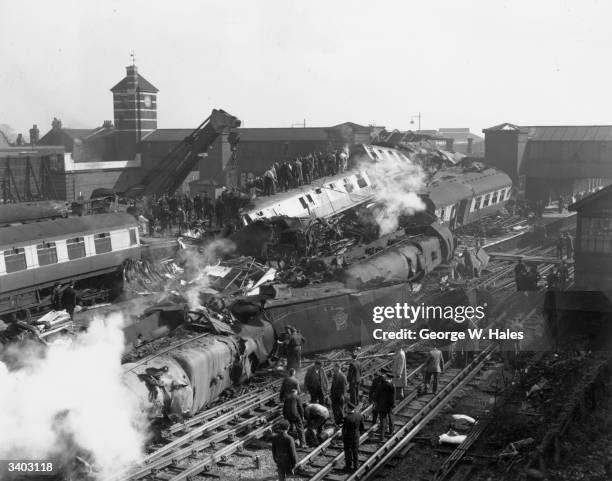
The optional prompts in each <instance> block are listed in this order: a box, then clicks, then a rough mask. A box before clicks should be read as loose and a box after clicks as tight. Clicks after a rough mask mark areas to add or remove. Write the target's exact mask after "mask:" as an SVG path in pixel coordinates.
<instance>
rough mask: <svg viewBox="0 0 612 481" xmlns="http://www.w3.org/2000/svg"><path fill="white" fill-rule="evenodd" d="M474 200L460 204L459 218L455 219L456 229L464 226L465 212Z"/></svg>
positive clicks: (465, 200)
mask: <svg viewBox="0 0 612 481" xmlns="http://www.w3.org/2000/svg"><path fill="white" fill-rule="evenodd" d="M471 200H472V199H463V200H462V201H461V202H459V209H457V217H456V218H455V228H457V227H461V226H462V225H463V221H464V220H465V211H466V210H467V207H468V203H469V202H470V201H471Z"/></svg>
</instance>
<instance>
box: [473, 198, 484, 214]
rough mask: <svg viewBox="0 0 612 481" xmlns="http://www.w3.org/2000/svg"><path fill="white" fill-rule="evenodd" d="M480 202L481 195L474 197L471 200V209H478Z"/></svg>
mask: <svg viewBox="0 0 612 481" xmlns="http://www.w3.org/2000/svg"><path fill="white" fill-rule="evenodd" d="M481 202H482V197H476V198H475V199H474V200H473V201H472V211H475V210H478V209H480V203H481Z"/></svg>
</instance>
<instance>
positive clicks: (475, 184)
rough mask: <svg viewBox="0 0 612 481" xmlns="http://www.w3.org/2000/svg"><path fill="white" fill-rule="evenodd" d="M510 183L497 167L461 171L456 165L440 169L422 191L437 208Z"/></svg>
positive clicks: (508, 178)
mask: <svg viewBox="0 0 612 481" xmlns="http://www.w3.org/2000/svg"><path fill="white" fill-rule="evenodd" d="M511 185H512V180H510V177H509V176H508V175H506V174H505V173H503V172H501V171H499V170H497V169H491V168H487V169H485V170H483V171H482V172H463V171H462V170H461V167H456V168H453V169H445V170H442V171H440V172H439V177H437V178H436V179H435V180H434V181H432V182H431V183H430V184H429V185H428V186H427V188H426V189H425V190H424V191H423V192H422V193H427V194H428V195H429V198H430V199H431V200H432V201H433V202H434V204H435V205H436V208H437V207H440V206H444V205H450V204H454V203H456V202H459V201H460V200H462V199H467V198H471V197H472V196H475V195H480V194H482V193H484V192H490V191H492V190H496V189H502V188H504V187H509V186H511Z"/></svg>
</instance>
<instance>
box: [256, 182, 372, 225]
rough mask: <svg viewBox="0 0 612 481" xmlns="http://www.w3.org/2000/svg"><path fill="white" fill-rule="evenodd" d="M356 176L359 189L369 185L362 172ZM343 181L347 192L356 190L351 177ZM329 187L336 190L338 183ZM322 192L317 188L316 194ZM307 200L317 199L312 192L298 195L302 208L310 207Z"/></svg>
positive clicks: (311, 202) (311, 201)
mask: <svg viewBox="0 0 612 481" xmlns="http://www.w3.org/2000/svg"><path fill="white" fill-rule="evenodd" d="M355 177H356V179H357V188H358V189H363V188H364V187H367V186H368V185H369V184H368V181H367V179H366V178H365V177H364V176H363V174H361V173H360V172H358V173H357V174H355ZM342 182H343V186H344V190H346V192H347V193H349V194H350V193H351V192H353V191H354V190H355V184H353V181H352V180H351V179H350V178H348V177H345V178H344V179H342ZM328 187H329V188H330V189H331V190H335V189H336V184H329V186H328ZM322 192H323V189H320V188H319V189H316V190H315V193H316V194H321V193H322ZM306 200H308V202H309V203H310V204H312V205H315V201H314V199H313V198H312V196H311V195H310V194H306V196H305V198H304V197H298V201H299V202H300V205H301V206H302V208H304V209H308V207H309V206H308V203H307V202H306ZM259 215H263V213H262V214H259ZM249 220H250V219H249Z"/></svg>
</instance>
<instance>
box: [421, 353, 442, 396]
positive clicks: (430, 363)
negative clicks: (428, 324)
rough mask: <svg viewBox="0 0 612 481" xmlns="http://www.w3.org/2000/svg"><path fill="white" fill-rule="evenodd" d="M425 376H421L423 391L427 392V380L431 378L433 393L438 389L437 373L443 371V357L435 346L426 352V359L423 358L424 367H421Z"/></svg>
mask: <svg viewBox="0 0 612 481" xmlns="http://www.w3.org/2000/svg"><path fill="white" fill-rule="evenodd" d="M423 372H424V374H425V377H424V378H423V388H424V392H425V393H427V386H428V385H429V380H430V379H431V378H433V391H432V392H433V393H434V394H435V393H436V391H437V390H438V375H439V374H440V373H442V372H444V357H442V351H440V349H438V348H437V347H434V348H433V349H432V350H431V351H429V352H428V353H427V359H426V360H425V367H424V368H423Z"/></svg>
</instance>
